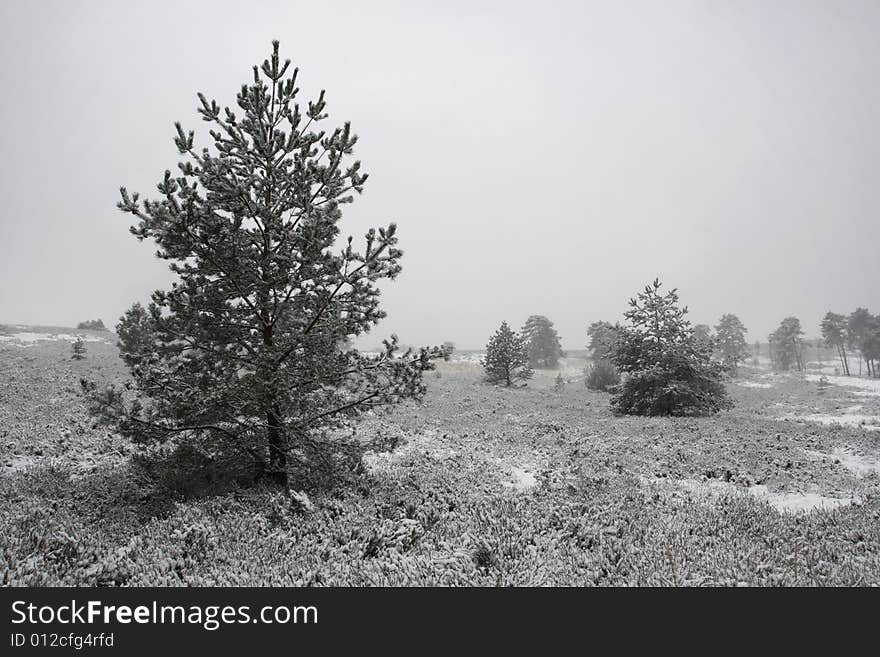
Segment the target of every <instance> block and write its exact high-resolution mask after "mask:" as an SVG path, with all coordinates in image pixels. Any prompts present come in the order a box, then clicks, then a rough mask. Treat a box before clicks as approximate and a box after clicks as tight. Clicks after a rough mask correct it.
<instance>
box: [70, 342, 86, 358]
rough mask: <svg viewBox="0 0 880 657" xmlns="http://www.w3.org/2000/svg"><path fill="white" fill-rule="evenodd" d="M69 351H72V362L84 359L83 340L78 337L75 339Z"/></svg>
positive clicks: (84, 348) (84, 346) (84, 344)
mask: <svg viewBox="0 0 880 657" xmlns="http://www.w3.org/2000/svg"><path fill="white" fill-rule="evenodd" d="M71 350H72V351H73V355H72V356H71V358H72V359H73V360H82V359H83V358H85V357H86V343H85V342H83V339H82V338H80V337H77V339H76V340H75V341H74V343H73V345H72V346H71Z"/></svg>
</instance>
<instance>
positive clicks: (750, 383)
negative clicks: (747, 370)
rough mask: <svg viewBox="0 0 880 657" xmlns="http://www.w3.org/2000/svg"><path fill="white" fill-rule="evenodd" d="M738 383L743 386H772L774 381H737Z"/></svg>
mask: <svg viewBox="0 0 880 657" xmlns="http://www.w3.org/2000/svg"><path fill="white" fill-rule="evenodd" d="M736 385H738V386H742V387H743V388H772V387H773V384H772V383H759V382H758V381H737V382H736Z"/></svg>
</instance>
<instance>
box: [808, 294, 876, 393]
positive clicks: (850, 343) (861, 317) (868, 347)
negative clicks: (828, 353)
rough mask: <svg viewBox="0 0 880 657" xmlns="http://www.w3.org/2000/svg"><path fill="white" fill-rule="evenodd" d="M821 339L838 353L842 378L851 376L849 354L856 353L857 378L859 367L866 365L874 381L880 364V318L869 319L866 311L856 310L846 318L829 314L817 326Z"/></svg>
mask: <svg viewBox="0 0 880 657" xmlns="http://www.w3.org/2000/svg"><path fill="white" fill-rule="evenodd" d="M820 329H821V331H822V338H823V339H824V341H825V344H827V345H828V346H829V347H833V348H834V349H835V350H836V351H837V356H838V358H839V359H840V366H841V369H842V371H843V374H844V375H845V376H850V375H851V374H852V372H851V370H850V359H849V355H848V352H849V353H854V352H855V353H857V354H858V355H859V356H860V358H859V375H861V373H862V371H861V363H862V361H864V362H865V366H866V368H867V374H868V376H873V377H876V376H878V374H877V361H878V360H880V315H872V314H871V313H870V312H869V311H868V309H867V308H856V309H855V310H854V311H853V312H852V313H850V314H849V316H848V317H847V316H844V315H841V314H838V313H835V312H831V311H829V312H828V313H826V314H825V317H824V318H823V319H822V323H821V324H820Z"/></svg>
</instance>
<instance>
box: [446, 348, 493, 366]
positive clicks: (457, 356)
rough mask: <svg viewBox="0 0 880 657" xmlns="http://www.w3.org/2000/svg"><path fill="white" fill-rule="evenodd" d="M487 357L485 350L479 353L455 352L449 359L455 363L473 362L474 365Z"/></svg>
mask: <svg viewBox="0 0 880 657" xmlns="http://www.w3.org/2000/svg"><path fill="white" fill-rule="evenodd" d="M485 357H486V353H485V352H482V351H481V352H478V353H471V354H465V353H453V354H452V356H451V357H450V358H449V360H450V361H451V362H453V363H473V364H474V365H480V364H481V361H482V360H483V359H484V358H485Z"/></svg>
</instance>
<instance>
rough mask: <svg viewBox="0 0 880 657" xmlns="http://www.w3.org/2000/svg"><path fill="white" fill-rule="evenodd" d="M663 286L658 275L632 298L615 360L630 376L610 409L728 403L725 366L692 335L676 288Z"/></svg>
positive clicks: (635, 411) (689, 410)
mask: <svg viewBox="0 0 880 657" xmlns="http://www.w3.org/2000/svg"><path fill="white" fill-rule="evenodd" d="M660 285H661V284H660V281H659V280H655V281H654V283H653V284H652V285H648V286H647V287H645V289H644V291H643V292H641V293H639V294H638V296H637V297H636V298H634V299H630V302H629V303H630V309H629V310H628V311H627V312H626V313H625V314H624V316H625V317H626V318H627V319H628V320H629V322H630V325H629V326H625V327H623V328H622V329H621V332H620V339H619V340H618V342H617V346H616V348H615V350H614V353H613V355H612V360H613V361H614V364H615V365H616V366H617V368H618V370H620V371H621V372H623V373H625V374H626V377H625V378H624V380H623V383H621V384H620V386H619V387H618V388H617V392H616V393H615V394H614V396H613V397H612V398H611V406H612V408H613V409H614V411H615V412H617V413H622V414H627V415H708V414H712V413H715V412H717V411H719V410H721V409H724V408H728V407H730V406H731V402H730V399H729V398H728V396H727V390H726V389H725V387H724V384H723V377H724V369H723V365H722V364H721V363H720V362H716V361H714V360H712V347H711V345H710V344H709V343H707V342H706V341H704V340H700V339H698V338H697V337H696V336H695V335H694V329H693V327H692V326H691V323H690V322H689V321H688V320H687V319H685V315H686V314H687V312H688V310H687V307H680V306H679V305H678V292H677V290H675V289H673V290H672V291H670V292H667V293H666V294H661V292H660Z"/></svg>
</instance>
